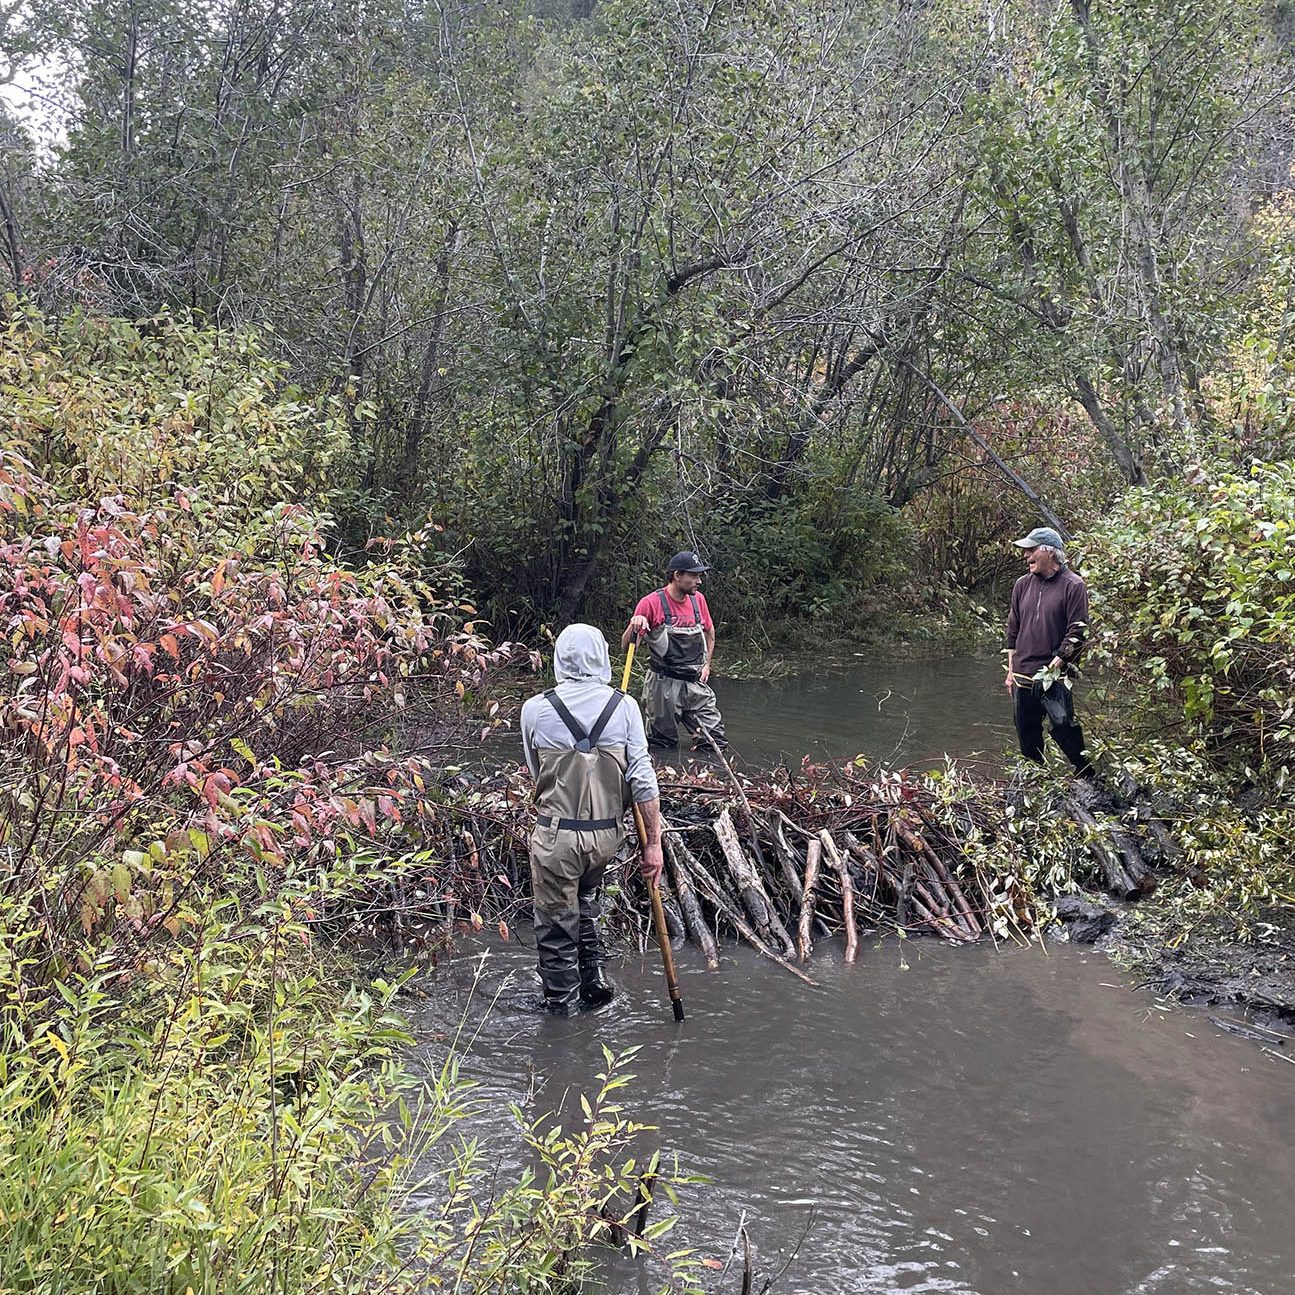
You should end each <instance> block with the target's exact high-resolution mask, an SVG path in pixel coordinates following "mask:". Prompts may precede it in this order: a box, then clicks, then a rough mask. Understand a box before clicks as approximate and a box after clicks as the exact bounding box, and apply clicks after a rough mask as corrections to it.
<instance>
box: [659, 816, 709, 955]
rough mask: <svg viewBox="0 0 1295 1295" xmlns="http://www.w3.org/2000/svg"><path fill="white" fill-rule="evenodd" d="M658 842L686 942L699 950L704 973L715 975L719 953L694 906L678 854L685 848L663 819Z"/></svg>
mask: <svg viewBox="0 0 1295 1295" xmlns="http://www.w3.org/2000/svg"><path fill="white" fill-rule="evenodd" d="M661 839H662V841H663V843H664V845H665V854H666V861H667V863H668V864H669V865H670V876H671V881H672V883H673V885H674V893H675V895H676V897H677V898H678V900H679V907H680V909H682V910H683V920H684V926H685V927H686V928H687V931H688V938H689V939H690V940H692V942H693V943H694V944H695V945H697V947H698V948H699V949H700V950H701V952H702V957H704V958H705V959H706V966H707V968H708V970H710V971H717V970H718V969H719V950H718V948H717V947H716V944H715V937H714V936H713V935H712V934H711V931H710V927H709V926H707V925H706V917H705V915H704V914H703V913H702V911H701V905H700V904H699V903H698V902H697V894H696V891H695V890H694V888H693V883H692V878H691V877H690V876H689V874H688V865H687V863H686V862H685V861H684V860H683V859H682V858H681V857H680V856H681V854H683V853H684V852H686V851H687V846H684V845H683V843H682V842H681V841H679V840H678V839H677V838H676V837H675V836H674V835H672V834H671V832H670V829H669V827H668V825H667V824H666V821H665V820H664V819H662V820H661Z"/></svg>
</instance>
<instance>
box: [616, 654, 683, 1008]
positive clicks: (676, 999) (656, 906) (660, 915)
mask: <svg viewBox="0 0 1295 1295" xmlns="http://www.w3.org/2000/svg"><path fill="white" fill-rule="evenodd" d="M634 648H635V642H634V640H633V639H631V640H630V645H629V650H628V651H627V652H626V653H625V673H624V674H623V675H621V692H623V693H625V694H626V695H628V694H629V690H630V671H631V670H632V669H633V668H634ZM634 826H635V828H636V829H637V831H638V836H639V850H640V851H642V850H644V849H646V847H647V827H646V826H645V825H644V822H643V811H642V810H641V809H639V807H638V806H637V805H635V806H634ZM647 888H648V898H649V899H651V901H652V926H653V928H654V929H655V931H656V938H657V943H658V944H659V945H660V946H661V964H662V966H663V967H664V968H665V983H666V988H667V989H668V990H669V991H670V1006H671V1008H672V1009H673V1010H674V1019H675V1020H676V1021H682V1020H683V1019H684V1014H683V996H682V994H680V992H679V977H678V975H677V974H676V972H675V969H674V949H673V948H672V947H671V945H670V931H669V928H668V927H667V926H666V924H665V909H664V908H662V907H661V892H660V890H658V889H657V885H656V882H654V881H648V884H647Z"/></svg>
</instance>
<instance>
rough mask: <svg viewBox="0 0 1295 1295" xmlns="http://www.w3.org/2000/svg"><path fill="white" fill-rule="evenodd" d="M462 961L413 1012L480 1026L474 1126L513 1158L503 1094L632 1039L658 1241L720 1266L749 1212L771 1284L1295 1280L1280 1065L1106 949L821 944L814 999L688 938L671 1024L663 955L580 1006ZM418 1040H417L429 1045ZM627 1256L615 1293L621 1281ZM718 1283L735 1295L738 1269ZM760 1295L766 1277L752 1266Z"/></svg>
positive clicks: (586, 1085) (1068, 1291)
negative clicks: (531, 1011) (707, 952)
mask: <svg viewBox="0 0 1295 1295" xmlns="http://www.w3.org/2000/svg"><path fill="white" fill-rule="evenodd" d="M476 965H477V964H476V963H475V962H474V960H473V959H471V958H469V957H467V956H464V957H462V958H461V959H459V960H457V961H455V962H453V963H451V964H450V965H449V966H448V967H446V968H445V969H444V971H443V973H442V974H443V976H444V977H445V982H446V985H445V986H444V987H443V988H447V989H448V992H446V993H445V995H444V997H440V996H439V992H438V998H437V1000H436V1002H435V1005H434V1006H429V1007H428V1008H426V1009H425V1015H424V1016H423V1017H422V1018H421V1019H416V1022H415V1023H416V1025H419V1026H421V1027H423V1028H425V1029H426V1030H428V1031H435V1032H441V1031H444V1030H446V1029H448V1028H452V1027H453V1026H454V1025H456V1024H457V1022H458V1021H459V1019H460V1018H461V1017H462V1018H464V1019H465V1020H466V1022H467V1024H468V1025H469V1027H470V1031H469V1032H472V1031H475V1038H474V1039H473V1041H472V1042H471V1043H470V1045H469V1048H468V1052H469V1055H468V1058H467V1060H466V1061H465V1066H464V1069H465V1071H466V1073H468V1074H469V1075H471V1076H472V1077H473V1078H476V1079H478V1080H480V1082H481V1084H482V1086H483V1091H482V1093H481V1096H482V1097H483V1098H484V1106H485V1109H486V1110H487V1111H488V1112H490V1113H489V1114H487V1115H483V1116H482V1117H481V1119H480V1121H479V1126H478V1128H479V1131H480V1133H481V1134H482V1136H483V1137H484V1138H485V1139H486V1140H487V1142H488V1143H489V1144H490V1145H491V1146H492V1147H493V1148H494V1149H495V1150H496V1151H497V1153H498V1155H499V1157H500V1159H501V1161H502V1162H503V1163H504V1164H505V1165H518V1166H520V1165H521V1164H522V1163H523V1152H522V1149H521V1146H520V1143H519V1140H518V1138H517V1136H516V1131H515V1129H514V1128H513V1126H512V1123H511V1120H510V1118H509V1116H508V1115H507V1106H508V1103H510V1102H518V1103H520V1104H521V1105H522V1106H524V1107H527V1108H528V1109H529V1110H530V1111H531V1112H532V1113H535V1114H537V1113H539V1111H541V1110H559V1111H565V1112H566V1113H567V1118H577V1119H578V1118H579V1116H578V1107H576V1106H575V1104H574V1102H572V1101H571V1100H570V1099H569V1098H564V1094H565V1093H567V1092H568V1090H586V1091H587V1090H588V1089H590V1088H591V1087H592V1086H593V1084H594V1076H595V1075H596V1074H597V1073H598V1071H599V1070H601V1069H602V1054H601V1045H603V1044H606V1045H607V1046H609V1047H611V1048H613V1049H616V1050H619V1049H623V1048H628V1047H632V1046H638V1047H640V1048H641V1051H640V1052H639V1054H638V1056H637V1057H636V1059H635V1061H634V1063H633V1066H632V1070H633V1072H634V1073H635V1074H636V1075H637V1076H638V1078H637V1080H636V1081H635V1083H634V1084H633V1085H632V1087H631V1088H630V1090H629V1094H628V1101H629V1104H630V1106H631V1108H632V1111H633V1113H634V1115H635V1116H636V1117H638V1118H642V1119H644V1120H646V1121H648V1122H649V1123H652V1124H656V1125H658V1126H659V1132H658V1133H656V1134H655V1135H653V1136H654V1138H655V1141H656V1145H658V1146H660V1147H661V1148H663V1149H664V1150H665V1151H667V1152H678V1153H679V1156H680V1158H681V1160H682V1162H683V1165H684V1166H685V1167H686V1168H687V1169H689V1170H691V1171H695V1172H700V1173H703V1174H706V1175H708V1176H709V1177H710V1178H711V1179H712V1180H713V1184H712V1185H711V1186H709V1187H704V1188H694V1189H690V1190H689V1191H688V1193H687V1194H686V1195H685V1197H684V1199H683V1202H682V1205H681V1208H680V1213H681V1216H682V1217H681V1222H680V1225H679V1227H678V1228H677V1229H676V1230H675V1231H674V1232H673V1233H672V1234H671V1241H670V1244H671V1246H675V1245H682V1244H684V1243H689V1244H692V1245H695V1246H697V1247H699V1248H700V1250H701V1252H702V1253H703V1254H707V1255H711V1256H714V1257H716V1258H719V1259H724V1258H726V1257H727V1255H728V1251H729V1247H730V1244H731V1241H732V1238H733V1236H734V1233H735V1230H736V1228H737V1226H738V1224H739V1221H740V1220H741V1219H742V1218H743V1216H745V1218H746V1221H747V1226H748V1229H749V1232H750V1235H751V1237H752V1240H753V1243H754V1246H755V1250H756V1261H757V1265H758V1268H759V1271H760V1272H761V1273H762V1274H764V1275H772V1273H774V1272H776V1271H777V1270H778V1269H779V1268H781V1267H782V1265H783V1264H784V1263H785V1262H787V1260H788V1259H789V1257H791V1255H792V1252H793V1251H796V1253H795V1256H794V1258H791V1262H790V1266H789V1268H788V1271H787V1273H786V1275H785V1276H784V1277H783V1278H782V1280H781V1281H779V1283H778V1284H777V1285H776V1286H775V1288H774V1289H775V1290H776V1291H782V1292H785V1293H786V1295H855V1293H862V1292H879V1293H880V1292H891V1291H959V1292H978V1293H979V1295H1004V1293H1005V1292H1022V1293H1023V1295H1024V1293H1029V1295H1035V1293H1038V1292H1047V1295H1144V1293H1147V1295H1150V1293H1152V1292H1155V1293H1163V1295H1179V1293H1180V1292H1182V1293H1185V1292H1196V1291H1212V1292H1237V1293H1240V1292H1245V1293H1246V1295H1285V1293H1286V1292H1289V1291H1290V1290H1292V1289H1293V1288H1295V1281H1293V1280H1292V1277H1293V1275H1295V1228H1293V1227H1292V1220H1293V1219H1295V1067H1291V1066H1290V1065H1288V1064H1286V1063H1284V1062H1282V1061H1278V1060H1273V1059H1270V1058H1269V1057H1267V1056H1265V1055H1264V1054H1263V1053H1262V1052H1261V1051H1259V1050H1258V1049H1257V1048H1256V1047H1255V1046H1254V1045H1253V1044H1250V1043H1247V1042H1245V1041H1243V1040H1240V1039H1237V1038H1234V1037H1232V1036H1229V1035H1225V1034H1222V1033H1220V1032H1219V1031H1217V1030H1216V1029H1214V1027H1212V1026H1211V1025H1210V1024H1209V1023H1208V1022H1207V1021H1206V1020H1205V1019H1204V1017H1202V1016H1201V1015H1199V1014H1197V1013H1193V1012H1191V1011H1189V1010H1187V1009H1182V1008H1177V1007H1170V1006H1168V1005H1166V1004H1162V1003H1159V1002H1157V1001H1156V1000H1155V999H1153V998H1152V997H1151V996H1150V995H1148V994H1146V993H1137V992H1135V991H1134V990H1133V989H1131V988H1130V987H1129V986H1128V985H1127V984H1126V983H1125V982H1124V980H1123V978H1122V977H1121V976H1120V975H1119V974H1118V973H1117V972H1116V971H1114V970H1113V969H1112V967H1111V965H1110V964H1109V962H1108V961H1107V959H1106V958H1105V957H1104V956H1103V955H1101V954H1098V953H1092V952H1086V951H1080V950H1078V949H1072V948H1069V947H1066V946H1056V947H1053V948H1051V949H1050V950H1049V952H1048V953H1047V954H1045V953H1044V952H1043V951H1041V950H1040V949H1038V948H1033V949H1017V948H1012V949H1007V950H1004V951H1001V952H995V950H994V949H993V948H992V947H987V946H986V947H973V948H950V947H947V946H945V945H942V944H938V943H936V942H934V941H906V942H903V943H902V944H901V943H900V942H898V941H895V940H893V939H892V940H887V941H884V942H881V943H879V944H878V943H876V942H873V943H871V944H866V945H865V946H864V949H863V951H862V952H861V954H860V958H859V961H858V963H857V964H856V965H854V966H853V967H847V966H845V965H844V964H843V963H842V962H841V960H840V951H839V948H837V947H836V946H835V945H833V944H830V943H825V944H823V945H822V946H820V952H818V953H816V955H815V961H814V966H813V971H814V974H815V976H816V977H817V978H818V979H819V980H820V982H821V988H820V989H818V990H810V989H807V988H806V987H805V986H803V985H802V984H801V983H800V982H799V981H796V980H794V979H793V978H792V977H790V976H789V975H787V974H786V973H785V972H783V971H780V970H779V969H778V968H776V967H774V966H773V965H772V964H771V963H768V962H766V961H764V960H762V959H760V958H759V957H757V956H755V955H753V954H750V953H749V952H748V951H746V950H744V949H730V950H729V951H728V953H727V955H726V956H725V958H724V961H723V965H722V967H721V969H720V971H718V972H714V973H707V972H706V971H705V970H704V968H703V967H702V966H700V965H699V964H698V962H697V960H696V959H695V957H694V956H693V955H692V950H691V949H689V948H685V949H683V950H682V951H681V955H680V974H681V979H682V984H683V992H684V998H685V1003H686V1005H687V1009H688V1020H687V1021H685V1022H684V1023H683V1024H682V1025H676V1024H675V1023H674V1022H673V1020H672V1018H671V1015H670V1011H669V1006H668V1003H667V1001H666V999H665V996H664V992H663V989H662V979H661V974H660V968H659V964H658V963H657V962H656V961H655V958H654V957H649V958H645V959H639V958H637V957H635V958H633V959H630V960H628V961H627V960H624V959H622V960H620V962H619V964H618V965H617V966H616V968H615V973H616V976H617V979H618V980H619V982H620V985H621V988H622V993H621V997H620V999H619V1000H618V1002H617V1003H616V1004H614V1005H613V1006H612V1007H611V1008H609V1009H606V1010H604V1011H602V1012H600V1013H596V1014H586V1015H583V1016H581V1017H578V1018H575V1019H572V1020H569V1021H554V1020H547V1019H544V1018H535V1017H528V1016H524V1015H521V1014H518V1013H516V1012H512V1011H508V1010H504V1009H502V1008H496V1009H495V1010H493V1011H491V1010H488V1005H489V1000H490V999H491V997H492V996H493V995H494V994H495V993H496V992H498V991H500V990H501V989H502V991H503V997H504V998H508V997H510V996H511V995H513V994H514V993H515V989H514V986H515V985H518V984H526V983H527V982H529V979H530V976H531V970H530V968H531V965H532V963H531V955H530V953H529V952H528V951H527V950H524V949H519V948H517V947H515V946H513V947H507V946H505V947H498V946H496V947H492V948H491V949H490V950H489V952H488V954H487V956H486V959H485V963H484V974H483V975H482V977H481V981H480V984H479V985H478V986H477V987H476V989H475V990H474V989H473V979H474V975H475V968H476ZM433 1056H434V1053H433ZM637 1280H638V1274H637V1273H636V1271H635V1269H634V1265H633V1264H631V1263H630V1262H629V1261H628V1260H625V1261H621V1262H619V1263H616V1264H614V1265H613V1266H612V1268H611V1271H610V1274H609V1281H610V1283H611V1289H612V1290H615V1291H624V1292H629V1291H634V1290H637V1289H638V1286H637ZM715 1289H717V1290H724V1291H736V1289H737V1281H736V1279H735V1278H734V1277H733V1275H732V1274H730V1275H729V1277H728V1279H727V1280H726V1282H725V1283H724V1284H723V1285H722V1286H716V1287H715ZM757 1289H758V1285H757Z"/></svg>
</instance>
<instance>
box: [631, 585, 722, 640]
mask: <svg viewBox="0 0 1295 1295" xmlns="http://www.w3.org/2000/svg"><path fill="white" fill-rule="evenodd" d="M692 598H696V600H697V606H698V607H700V608H701V623H702V628H703V629H705V630H706V631H707V632H708V633H712V634H713V633H714V632H715V622H714V621H712V620H711V618H710V608H709V607H707V606H706V595H705V594H702V593H696V594H693V595H692ZM692 598H685V599H684V600H683V602H681V603H677V602H675V600H674V599H673V598H671V597H670V595H669V594H666V601H667V602H668V603H669V604H670V615H671V616H672V617H673V618H674V623H675V624H676V625H695V624H696V621H694V619H693V614H692ZM634 615H635V616H646V617H647V623H648V628H649V629H653V630H654V629H656V628H657V627H658V626H660V625H664V624H665V613H664V612H663V611H662V610H661V599H660V597H659V596H658V595H657V594H656V593H650V594H648V595H647V597H645V598H640V599H639V604H638V606H637V607H635V608H634Z"/></svg>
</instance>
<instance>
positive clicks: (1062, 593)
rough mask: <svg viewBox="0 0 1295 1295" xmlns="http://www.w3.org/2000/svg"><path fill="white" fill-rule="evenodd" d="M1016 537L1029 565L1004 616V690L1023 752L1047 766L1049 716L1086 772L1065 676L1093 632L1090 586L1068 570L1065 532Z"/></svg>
mask: <svg viewBox="0 0 1295 1295" xmlns="http://www.w3.org/2000/svg"><path fill="white" fill-rule="evenodd" d="M1013 542H1014V543H1015V544H1016V546H1017V547H1018V548H1020V549H1023V550H1024V551H1025V565H1026V568H1027V569H1026V573H1025V575H1023V576H1021V578H1020V579H1019V580H1017V582H1016V584H1015V585H1014V586H1013V588H1012V607H1011V611H1010V613H1009V614H1008V617H1007V691H1008V692H1009V693H1010V694H1011V696H1012V701H1013V718H1014V719H1015V720H1016V735H1017V737H1018V738H1019V740H1020V744H1021V754H1022V755H1023V756H1025V757H1026V759H1028V760H1037V761H1038V762H1039V763H1040V764H1042V763H1043V717H1044V716H1045V715H1046V716H1047V717H1048V719H1049V720H1051V722H1052V740H1053V741H1054V742H1055V743H1056V744H1057V745H1058V746H1059V747H1060V748H1061V749H1062V751H1064V752H1065V754H1066V758H1067V759H1068V760H1069V761H1070V763H1071V764H1072V765H1074V767H1075V772H1076V773H1079V774H1081V775H1083V776H1084V777H1089V776H1091V775H1092V772H1093V768H1092V765H1091V764H1090V763H1089V761H1088V755H1087V753H1086V752H1085V750H1084V733H1083V729H1081V728H1080V727H1079V724H1078V723H1077V722H1076V720H1075V713H1074V702H1073V699H1072V697H1071V694H1070V688H1069V687H1068V686H1067V684H1066V681H1065V675H1066V673H1067V672H1068V671H1070V670H1071V669H1073V667H1074V666H1075V664H1076V662H1077V661H1078V660H1079V654H1080V652H1081V651H1082V650H1083V646H1084V640H1085V639H1086V638H1087V637H1088V589H1087V587H1086V586H1085V584H1084V582H1083V580H1081V579H1080V577H1079V576H1077V575H1076V574H1075V573H1074V572H1073V571H1071V570H1070V566H1069V564H1068V563H1067V561H1066V554H1065V547H1064V545H1063V543H1062V540H1061V536H1060V535H1059V534H1057V532H1056V531H1055V530H1053V529H1052V528H1051V527H1049V526H1039V527H1036V528H1035V529H1034V530H1032V531H1031V532H1030V533H1029V534H1028V535H1027V536H1025V537H1024V539H1019V540H1015V541H1013Z"/></svg>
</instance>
